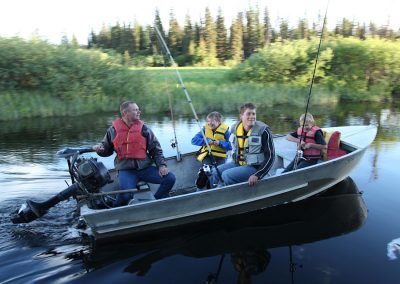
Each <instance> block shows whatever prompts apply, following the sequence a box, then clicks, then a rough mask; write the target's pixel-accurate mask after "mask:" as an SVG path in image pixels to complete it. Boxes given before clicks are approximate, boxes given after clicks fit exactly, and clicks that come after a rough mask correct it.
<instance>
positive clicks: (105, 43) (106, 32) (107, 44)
mask: <svg viewBox="0 0 400 284" xmlns="http://www.w3.org/2000/svg"><path fill="white" fill-rule="evenodd" d="M98 47H100V48H105V49H108V48H111V31H110V28H109V27H106V26H105V25H103V27H102V28H101V31H100V33H99V36H98Z"/></svg>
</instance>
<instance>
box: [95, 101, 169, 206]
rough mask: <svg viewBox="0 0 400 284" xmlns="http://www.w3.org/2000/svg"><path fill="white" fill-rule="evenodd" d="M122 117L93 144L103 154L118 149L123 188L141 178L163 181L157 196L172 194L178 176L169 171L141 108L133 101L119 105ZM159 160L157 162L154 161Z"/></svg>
mask: <svg viewBox="0 0 400 284" xmlns="http://www.w3.org/2000/svg"><path fill="white" fill-rule="evenodd" d="M120 112H121V118H118V119H116V120H114V121H113V123H112V126H110V127H109V128H108V130H107V133H106V135H105V136H104V138H103V141H102V142H101V144H99V145H95V146H93V150H95V151H96V152H97V153H98V154H99V155H100V156H103V157H107V156H110V155H112V154H113V153H114V151H115V152H116V153H117V156H116V157H115V161H114V164H115V169H116V170H117V171H118V180H119V185H120V189H121V190H124V189H134V188H136V185H137V183H138V181H139V180H142V181H145V182H150V183H154V184H160V187H159V188H158V191H157V192H156V194H155V195H154V197H155V198H156V199H161V198H165V197H168V196H169V192H170V190H171V188H172V187H173V186H174V184H175V176H174V174H173V173H170V172H168V168H167V164H166V162H165V158H164V155H163V151H162V149H161V146H160V143H159V142H158V140H157V138H156V136H155V135H154V133H153V132H152V131H151V129H150V128H149V127H148V126H147V125H146V124H144V122H143V121H142V120H140V109H139V107H138V105H137V104H136V103H134V102H132V101H126V102H123V103H122V104H121V106H120ZM153 163H155V164H156V166H154V165H153ZM130 196H131V195H130V194H128V193H127V194H119V195H118V197H117V199H116V200H115V202H114V204H113V205H114V206H122V205H126V204H127V203H128V201H129V198H130Z"/></svg>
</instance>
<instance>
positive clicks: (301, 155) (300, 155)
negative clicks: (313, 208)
mask: <svg viewBox="0 0 400 284" xmlns="http://www.w3.org/2000/svg"><path fill="white" fill-rule="evenodd" d="M328 6H329V1H328V2H327V4H326V10H325V16H324V22H323V24H322V29H321V35H320V37H319V44H318V50H317V55H316V58H315V64H314V70H313V75H312V78H311V84H310V89H309V91H308V98H307V104H306V111H305V115H304V118H303V125H302V127H301V132H300V133H301V134H300V141H299V147H300V148H301V142H302V140H303V138H305V134H304V126H305V124H306V118H307V114H308V107H309V105H310V99H311V92H312V87H313V85H314V79H315V72H316V69H317V65H318V59H319V53H320V51H321V43H322V38H323V36H324V30H325V25H326V15H327V14H328ZM302 157H303V151H301V149H299V150H298V151H297V154H296V160H295V163H294V165H293V169H294V170H295V169H296V168H297V164H298V162H299V160H300V159H301V158H302Z"/></svg>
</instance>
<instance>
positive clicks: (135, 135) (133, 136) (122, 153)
mask: <svg viewBox="0 0 400 284" xmlns="http://www.w3.org/2000/svg"><path fill="white" fill-rule="evenodd" d="M112 125H113V126H114V128H115V130H116V132H117V135H116V136H115V138H114V140H113V144H114V150H115V152H117V156H118V159H119V160H126V159H135V160H145V159H146V153H147V151H146V145H147V139H146V138H145V137H143V136H142V128H143V125H144V122H143V121H142V120H135V121H134V122H133V124H132V126H131V127H130V128H129V127H128V125H126V123H125V122H124V121H123V120H122V119H120V118H119V119H116V120H114V121H113V123H112Z"/></svg>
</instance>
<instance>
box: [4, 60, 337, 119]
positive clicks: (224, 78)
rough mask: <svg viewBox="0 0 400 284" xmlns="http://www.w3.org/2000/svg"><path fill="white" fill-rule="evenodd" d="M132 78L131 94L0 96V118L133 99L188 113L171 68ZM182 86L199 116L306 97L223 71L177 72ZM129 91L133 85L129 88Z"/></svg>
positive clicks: (328, 99) (299, 102)
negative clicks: (143, 79)
mask: <svg viewBox="0 0 400 284" xmlns="http://www.w3.org/2000/svg"><path fill="white" fill-rule="evenodd" d="M131 72H132V78H136V77H138V76H145V77H146V86H145V88H142V86H140V88H142V89H143V91H141V94H140V95H134V94H136V93H137V92H132V93H130V92H128V91H125V92H121V91H118V90H116V91H115V92H114V93H110V92H111V91H109V92H108V94H107V95H103V94H91V95H83V94H81V93H77V94H71V95H70V96H67V97H66V96H64V97H59V96H54V95H53V94H51V93H50V92H49V93H42V92H27V91H24V92H17V91H16V92H6V93H0V100H1V101H2V103H1V105H0V120H13V119H20V118H30V117H55V116H78V115H83V114H89V113H96V112H99V111H101V112H109V111H110V112H115V111H117V110H118V107H119V104H120V102H121V101H123V100H127V99H130V100H134V101H136V102H137V103H138V104H139V105H140V107H141V108H142V109H143V110H144V111H145V112H146V113H147V114H155V113H166V114H167V113H168V112H169V101H170V100H171V103H172V104H173V108H174V111H176V112H178V113H179V114H183V115H185V114H188V115H189V114H191V109H190V107H189V105H188V103H187V100H186V97H185V95H184V93H183V90H182V88H181V86H180V84H179V82H178V79H177V76H176V74H175V69H173V68H162V69H161V68H149V69H146V70H143V69H140V70H139V69H133V70H131ZM179 72H180V74H181V76H182V78H183V81H184V84H185V86H186V88H187V90H188V93H189V95H190V97H191V99H192V101H193V105H194V107H195V109H196V111H197V112H198V113H199V114H205V113H208V112H210V111H212V110H218V111H221V112H223V113H232V112H236V111H237V109H238V107H239V106H240V105H241V104H242V103H244V102H247V101H252V102H255V103H256V104H257V105H258V106H265V107H273V106H275V105H280V104H292V105H294V106H304V105H305V102H306V98H307V94H308V90H307V89H306V88H301V87H293V86H290V85H278V84H261V83H255V82H243V81H240V82H232V81H231V80H230V79H229V77H228V72H229V69H228V68H179ZM131 88H135V84H131ZM337 100H338V96H336V95H334V94H332V93H330V92H329V91H327V90H326V89H323V88H319V87H315V88H314V89H313V97H312V102H311V103H312V104H316V105H332V104H336V103H337Z"/></svg>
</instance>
